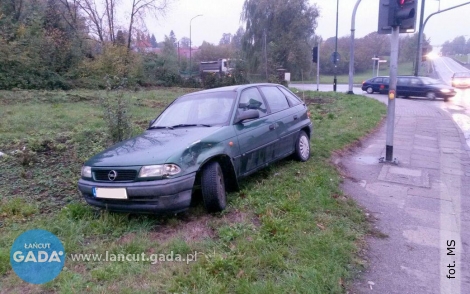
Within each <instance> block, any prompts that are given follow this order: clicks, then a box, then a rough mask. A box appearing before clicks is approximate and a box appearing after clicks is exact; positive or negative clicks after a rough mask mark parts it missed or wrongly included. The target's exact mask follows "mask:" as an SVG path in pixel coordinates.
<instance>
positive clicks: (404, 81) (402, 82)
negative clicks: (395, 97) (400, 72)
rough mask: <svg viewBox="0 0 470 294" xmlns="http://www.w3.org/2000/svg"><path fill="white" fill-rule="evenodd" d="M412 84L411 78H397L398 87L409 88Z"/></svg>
mask: <svg viewBox="0 0 470 294" xmlns="http://www.w3.org/2000/svg"><path fill="white" fill-rule="evenodd" d="M409 83H410V79H409V78H397V85H398V86H407V85H408V84H409Z"/></svg>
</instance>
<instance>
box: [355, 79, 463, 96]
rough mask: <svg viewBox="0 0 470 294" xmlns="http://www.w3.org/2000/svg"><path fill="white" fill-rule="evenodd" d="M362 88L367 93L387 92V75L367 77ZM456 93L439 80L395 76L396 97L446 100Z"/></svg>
mask: <svg viewBox="0 0 470 294" xmlns="http://www.w3.org/2000/svg"><path fill="white" fill-rule="evenodd" d="M376 79H377V80H376ZM362 90H363V91H366V92H367V93H369V94H372V93H374V92H379V93H388V90H389V77H376V78H373V79H369V80H367V81H365V82H363V84H362ZM456 94H457V92H456V91H455V89H454V88H453V87H451V86H448V85H446V84H444V83H443V82H442V81H440V80H436V79H432V78H429V77H420V76H418V77H415V76H398V77H397V93H396V96H397V97H399V96H403V97H413V96H414V97H426V98H428V99H431V100H434V99H436V98H443V99H444V101H448V100H449V98H451V97H453V96H455V95H456Z"/></svg>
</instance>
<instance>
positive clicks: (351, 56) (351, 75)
mask: <svg viewBox="0 0 470 294" xmlns="http://www.w3.org/2000/svg"><path fill="white" fill-rule="evenodd" d="M359 3H361V0H357V2H356V5H355V6H354V10H353V14H352V17H351V45H350V47H349V91H348V94H354V92H353V80H354V31H355V30H356V28H355V21H356V11H357V7H358V6H359Z"/></svg>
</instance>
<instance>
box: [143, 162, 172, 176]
mask: <svg viewBox="0 0 470 294" xmlns="http://www.w3.org/2000/svg"><path fill="white" fill-rule="evenodd" d="M180 172H181V168H180V167H179V166H177V165H176V164H164V165H146V166H143V167H142V168H141V169H140V172H139V178H148V177H161V176H173V175H176V174H179V173H180Z"/></svg>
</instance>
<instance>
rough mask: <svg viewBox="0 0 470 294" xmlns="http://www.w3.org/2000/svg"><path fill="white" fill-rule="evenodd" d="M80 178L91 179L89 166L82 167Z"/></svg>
mask: <svg viewBox="0 0 470 294" xmlns="http://www.w3.org/2000/svg"><path fill="white" fill-rule="evenodd" d="M82 177H84V178H91V166H86V165H84V166H82Z"/></svg>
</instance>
